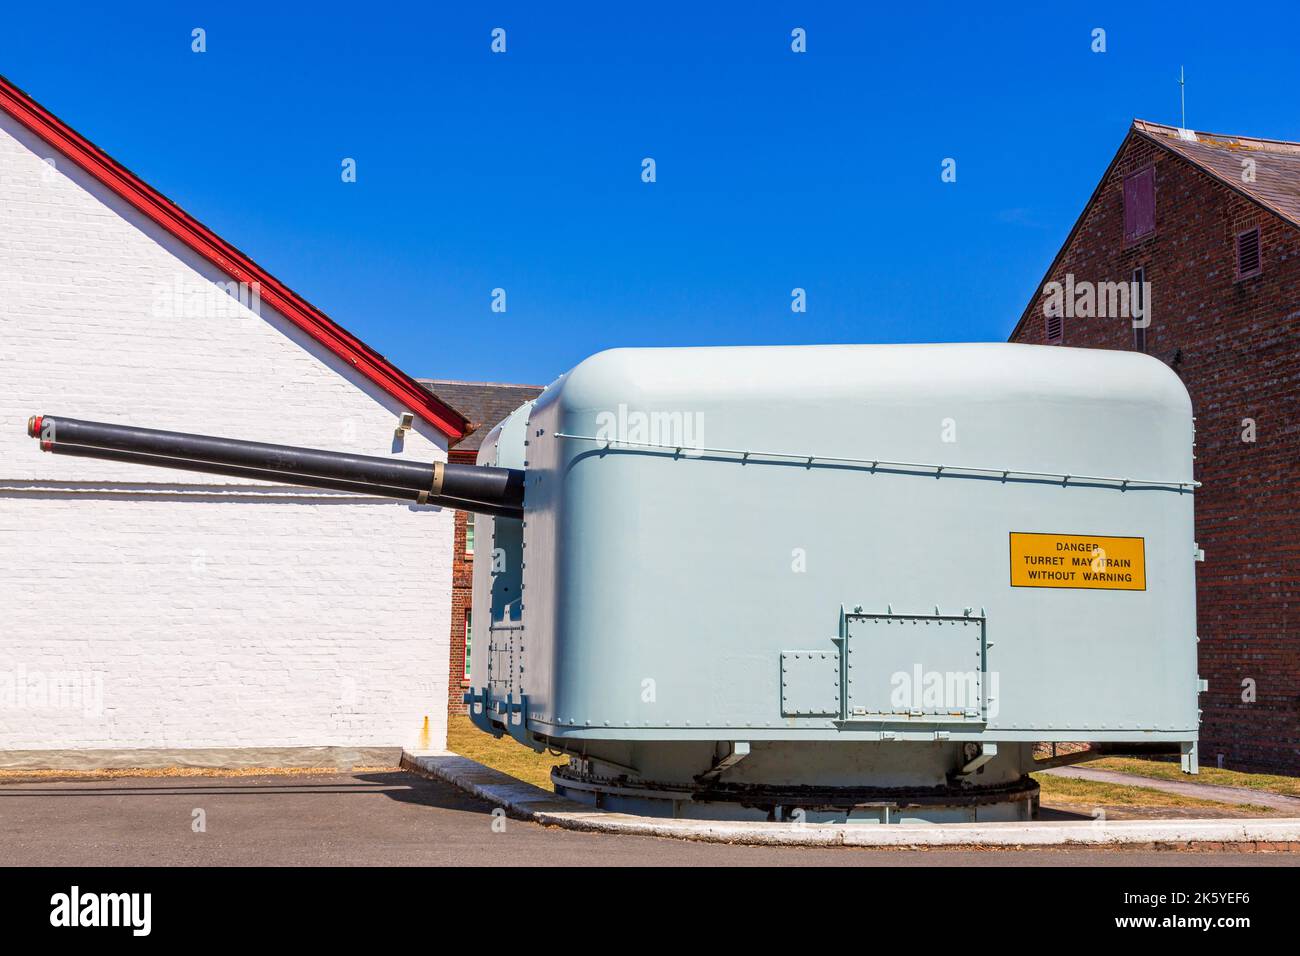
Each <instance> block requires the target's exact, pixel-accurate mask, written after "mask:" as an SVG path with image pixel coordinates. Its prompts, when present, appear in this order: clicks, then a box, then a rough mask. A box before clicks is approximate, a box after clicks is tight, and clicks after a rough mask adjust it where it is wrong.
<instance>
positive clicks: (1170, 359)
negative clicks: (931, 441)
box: [1011, 120, 1300, 773]
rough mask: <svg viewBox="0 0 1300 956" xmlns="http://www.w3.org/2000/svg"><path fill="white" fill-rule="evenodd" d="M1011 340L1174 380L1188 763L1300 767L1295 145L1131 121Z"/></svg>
mask: <svg viewBox="0 0 1300 956" xmlns="http://www.w3.org/2000/svg"><path fill="white" fill-rule="evenodd" d="M1052 283H1060V285H1059V286H1053V285H1051V284H1052ZM1104 283H1105V284H1113V285H1103V284H1104ZM1053 297H1055V304H1053V303H1052V298H1053ZM1126 299H1127V301H1125V300H1126ZM1062 303H1063V304H1064V305H1065V308H1064V309H1061V308H1059V306H1060V305H1061V304H1062ZM1103 303H1104V305H1103ZM1076 306H1077V307H1076ZM1011 341H1013V342H1031V343H1039V344H1043V343H1046V344H1059V345H1067V346H1079V347H1086V348H1112V349H1141V350H1144V351H1147V352H1149V353H1150V354H1151V355H1153V356H1155V357H1157V358H1159V359H1161V360H1162V361H1164V362H1167V363H1168V364H1169V365H1170V366H1171V367H1172V368H1173V369H1174V370H1175V371H1176V372H1177V373H1178V374H1179V375H1180V376H1181V377H1182V379H1183V382H1184V383H1185V384H1186V385H1187V389H1188V391H1189V392H1190V393H1191V397H1192V403H1193V408H1194V412H1195V415H1196V435H1197V437H1196V458H1197V461H1196V477H1197V479H1198V480H1200V481H1201V482H1203V483H1204V484H1203V487H1202V488H1201V489H1200V490H1199V491H1197V493H1196V527H1197V540H1198V544H1199V547H1200V548H1202V549H1204V551H1205V562H1204V563H1203V564H1199V565H1197V581H1198V630H1199V637H1200V645H1199V649H1200V673H1201V676H1202V677H1203V678H1206V679H1207V680H1208V681H1209V691H1208V693H1205V694H1202V695H1201V707H1202V708H1203V710H1204V713H1203V720H1202V727H1201V734H1202V735H1201V741H1202V742H1201V760H1202V761H1203V762H1204V763H1205V764H1206V765H1208V766H1214V765H1215V762H1216V760H1217V759H1218V758H1219V757H1220V755H1221V756H1222V761H1223V765H1224V766H1226V767H1231V768H1237V769H1257V770H1273V771H1280V772H1284V773H1298V772H1300V638H1298V637H1297V636H1296V628H1297V626H1298V625H1300V608H1297V606H1296V599H1297V590H1298V578H1300V541H1298V537H1300V490H1298V489H1300V485H1297V480H1296V476H1297V472H1300V144H1297V143H1287V142H1279V141H1275V140H1262V139H1251V138H1247V137H1241V136H1221V135H1216V134H1211V133H1199V132H1197V133H1194V132H1191V131H1187V130H1178V129H1174V128H1172V127H1168V126H1160V125H1157V124H1153V123H1147V122H1143V121H1140V120H1138V121H1134V123H1133V126H1132V128H1131V129H1130V130H1129V132H1128V135H1127V136H1126V137H1125V139H1124V141H1123V143H1121V145H1120V148H1119V151H1118V152H1117V153H1116V154H1115V158H1114V159H1113V160H1112V161H1111V164H1110V167H1109V168H1108V169H1107V170H1106V172H1105V174H1104V175H1103V176H1102V178H1101V182H1100V184H1099V185H1098V186H1097V188H1096V191H1095V192H1094V193H1093V194H1092V197H1091V199H1089V201H1088V204H1087V206H1086V207H1085V208H1084V210H1083V213H1082V215H1080V217H1079V220H1078V222H1076V223H1075V225H1074V228H1073V229H1072V230H1071V232H1070V235H1069V237H1068V238H1067V239H1066V242H1065V245H1064V246H1063V247H1062V249H1061V251H1060V252H1059V253H1058V254H1057V256H1056V259H1055V260H1054V261H1053V262H1052V265H1051V267H1050V268H1049V269H1048V271H1047V275H1046V276H1044V278H1043V284H1042V285H1041V286H1040V287H1039V289H1037V290H1035V294H1034V296H1033V298H1032V300H1031V301H1030V303H1029V304H1028V306H1027V307H1026V308H1025V311H1024V314H1023V315H1022V316H1021V319H1020V322H1019V324H1018V325H1017V326H1016V328H1015V331H1013V332H1012V334H1011ZM1116 666H1123V662H1122V661H1116Z"/></svg>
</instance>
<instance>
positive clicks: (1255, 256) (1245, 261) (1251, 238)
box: [1237, 226, 1263, 279]
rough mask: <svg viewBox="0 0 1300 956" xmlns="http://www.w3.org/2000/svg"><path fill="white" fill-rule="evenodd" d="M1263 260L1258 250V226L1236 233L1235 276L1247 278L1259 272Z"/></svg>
mask: <svg viewBox="0 0 1300 956" xmlns="http://www.w3.org/2000/svg"><path fill="white" fill-rule="evenodd" d="M1262 268H1263V262H1262V259H1261V256H1260V251H1259V226H1256V227H1255V228H1254V229H1247V230H1246V231H1245V232H1239V233H1237V278H1238V279H1249V278H1250V277H1251V276H1257V275H1259V274H1260V272H1261V271H1262Z"/></svg>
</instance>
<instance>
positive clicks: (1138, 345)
mask: <svg viewBox="0 0 1300 956" xmlns="http://www.w3.org/2000/svg"><path fill="white" fill-rule="evenodd" d="M1129 290H1130V291H1129V297H1128V301H1129V311H1130V312H1132V313H1133V350H1134V351H1135V352H1145V351H1146V350H1147V328H1148V327H1149V326H1150V325H1151V319H1150V317H1148V316H1147V270H1146V268H1145V267H1143V266H1139V267H1138V268H1136V269H1134V270H1133V282H1132V285H1131V286H1130V287H1129Z"/></svg>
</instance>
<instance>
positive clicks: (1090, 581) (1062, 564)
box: [1011, 531, 1147, 591]
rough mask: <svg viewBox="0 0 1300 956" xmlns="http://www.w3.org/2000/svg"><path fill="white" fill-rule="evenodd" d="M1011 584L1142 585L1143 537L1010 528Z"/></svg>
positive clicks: (1130, 587) (1136, 587) (1116, 587)
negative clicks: (1116, 536) (1028, 530)
mask: <svg viewBox="0 0 1300 956" xmlns="http://www.w3.org/2000/svg"><path fill="white" fill-rule="evenodd" d="M1011 586H1012V587H1014V588H1100V589H1105V590H1111V591H1145V590H1146V589H1147V561H1146V542H1145V540H1144V539H1142V538H1112V537H1107V536H1104V535H1097V534H1033V533H1029V532H1024V531H1013V532H1011Z"/></svg>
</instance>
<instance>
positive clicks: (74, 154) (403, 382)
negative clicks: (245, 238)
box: [0, 76, 469, 439]
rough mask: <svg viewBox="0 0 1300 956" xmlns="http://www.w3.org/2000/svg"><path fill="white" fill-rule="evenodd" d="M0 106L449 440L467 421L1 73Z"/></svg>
mask: <svg viewBox="0 0 1300 956" xmlns="http://www.w3.org/2000/svg"><path fill="white" fill-rule="evenodd" d="M0 109H2V110H4V111H5V112H6V113H8V114H9V115H10V116H12V117H13V118H14V119H16V120H17V121H18V122H20V123H22V124H23V126H25V127H26V128H27V129H29V130H31V131H32V132H33V133H35V134H36V135H37V136H39V137H40V138H41V139H43V140H44V141H45V142H47V143H49V144H50V145H51V146H53V147H54V148H55V149H57V150H58V151H59V152H61V153H63V155H65V156H67V157H68V159H70V160H72V161H73V162H74V163H76V164H77V165H78V166H80V167H81V168H82V169H84V170H85V171H86V172H88V173H89V174H90V175H92V176H94V177H95V179H97V180H98V181H99V182H101V183H103V184H104V185H105V186H106V187H108V188H109V189H110V190H112V191H113V192H114V193H115V194H116V195H118V196H120V197H121V198H122V199H124V200H126V202H128V203H130V205H131V206H132V207H133V208H135V209H137V210H139V211H140V212H141V213H143V214H144V215H145V216H148V217H149V218H150V219H151V220H153V221H154V222H156V223H157V224H158V225H160V226H162V227H163V228H164V229H166V230H167V231H168V232H169V233H171V234H172V235H173V236H175V237H176V238H177V239H179V240H180V241H181V242H183V243H185V245H187V246H189V247H190V248H191V249H193V250H194V251H195V252H197V253H198V254H199V255H201V256H203V257H204V258H205V259H207V260H208V261H209V262H211V263H213V264H214V265H216V266H217V267H218V268H219V269H221V270H222V271H223V272H225V273H226V274H227V275H229V276H230V277H231V278H232V279H234V280H235V281H237V282H247V283H250V284H251V283H253V282H256V283H258V284H259V286H260V289H261V299H262V301H263V302H265V303H266V304H268V305H270V306H271V307H272V308H274V309H275V310H276V311H277V312H279V313H280V314H282V315H283V316H285V318H287V319H288V320H289V321H290V322H292V323H293V324H294V325H296V326H298V328H300V329H302V330H303V331H304V332H306V333H307V334H308V335H310V336H311V337H312V338H313V339H315V340H316V341H317V342H319V343H321V344H322V345H323V346H325V347H326V348H327V349H329V350H330V351H331V352H333V353H334V354H335V355H337V356H338V357H339V358H341V359H343V361H345V362H347V363H348V364H349V365H350V366H352V367H353V368H355V369H356V370H357V371H359V372H360V373H361V374H362V375H364V376H365V377H366V378H368V379H370V381H372V382H374V383H375V384H376V385H378V386H379V387H380V388H382V389H383V390H384V391H385V392H387V393H388V394H389V395H392V396H393V397H394V398H396V399H397V400H398V401H399V402H401V403H402V404H403V405H404V406H405V407H406V408H409V409H410V410H411V411H413V412H416V413H417V414H419V415H420V416H421V417H422V418H424V419H425V420H426V421H427V422H428V423H429V424H431V425H433V426H434V427H436V428H437V429H438V430H439V431H441V432H442V433H443V434H445V435H446V436H447V437H448V438H450V439H457V438H460V437H462V436H463V435H464V434H465V432H466V429H467V427H468V424H469V423H468V421H467V420H466V419H465V417H464V416H463V415H461V414H460V413H459V412H457V411H455V410H454V409H453V408H451V407H450V406H449V405H447V404H445V403H444V402H442V401H440V400H439V399H438V398H437V397H436V396H434V395H433V394H432V393H430V392H429V391H428V389H425V388H423V387H421V386H420V384H419V383H417V382H416V381H415V379H413V378H411V377H410V376H409V375H407V374H406V373H405V372H403V371H402V370H401V369H399V368H397V366H395V365H393V364H392V363H391V362H389V361H388V360H387V359H386V358H384V357H383V356H382V355H380V354H379V353H378V352H376V351H375V350H374V349H372V348H371V347H370V346H368V345H366V344H365V343H364V342H362V341H361V340H360V339H358V338H357V337H356V336H354V335H353V334H352V333H351V332H349V331H348V330H347V329H345V328H343V327H342V326H340V325H339V324H338V323H336V322H334V321H333V320H332V319H331V318H329V316H327V315H326V314H325V313H324V312H321V311H320V310H319V309H317V308H316V307H315V306H313V305H312V304H311V303H309V302H307V301H306V300H305V299H303V298H301V297H300V296H299V295H298V294H297V293H295V292H294V291H293V290H292V289H290V288H289V287H288V286H286V285H285V284H284V283H282V282H280V281H279V280H278V279H276V278H275V277H274V276H272V275H271V274H270V273H268V272H267V271H266V270H265V269H263V268H262V267H261V266H259V265H258V264H257V263H255V262H254V261H253V260H252V259H250V258H248V256H246V255H244V254H243V253H242V252H240V251H239V250H238V249H236V248H235V247H234V246H232V245H231V244H230V243H228V242H226V241H225V240H224V239H222V238H221V237H220V236H218V235H217V234H216V233H214V232H213V231H212V230H211V229H209V228H208V227H207V226H205V225H203V223H201V222H199V221H198V220H197V219H195V218H194V217H193V216H191V215H190V214H189V213H187V212H185V210H183V209H181V207H180V206H178V205H176V204H175V203H174V202H172V201H171V200H170V199H168V198H167V197H166V196H164V195H162V194H161V193H160V192H158V191H157V190H156V189H154V188H153V187H152V186H150V185H149V184H148V183H146V182H144V181H143V180H142V179H140V178H139V177H138V176H136V175H135V174H134V173H133V172H131V171H130V170H129V169H127V168H126V167H125V166H123V165H122V164H121V163H118V162H117V161H116V160H114V159H113V158H112V157H110V156H109V155H108V154H107V153H105V152H104V151H103V150H101V149H100V148H99V147H98V146H96V145H95V144H94V143H92V142H90V141H89V140H88V139H86V138H85V137H84V136H82V135H81V134H79V133H78V132H76V131H75V130H74V129H72V128H71V127H70V126H68V125H67V124H66V123H64V122H63V121H62V120H60V119H59V118H58V117H57V116H55V115H54V114H53V113H51V112H49V110H47V109H45V108H44V107H43V106H41V105H40V104H39V103H37V102H36V101H35V100H33V99H32V98H31V97H30V96H28V95H27V94H26V93H25V92H23V91H22V90H20V89H19V88H18V87H16V86H14V85H13V84H12V83H11V82H9V80H8V79H6V78H5V77H3V76H0Z"/></svg>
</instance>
